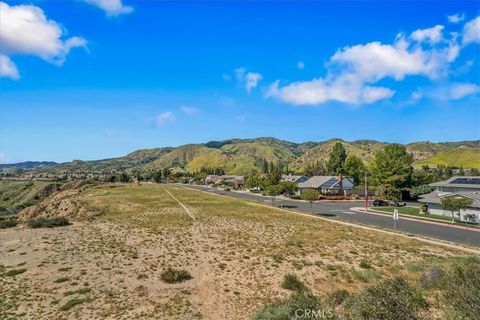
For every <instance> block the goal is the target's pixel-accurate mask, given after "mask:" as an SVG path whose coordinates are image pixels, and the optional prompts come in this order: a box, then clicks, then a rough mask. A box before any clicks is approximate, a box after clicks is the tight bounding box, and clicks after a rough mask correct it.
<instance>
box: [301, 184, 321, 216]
mask: <svg viewBox="0 0 480 320" xmlns="http://www.w3.org/2000/svg"><path fill="white" fill-rule="evenodd" d="M319 195H320V193H319V192H318V191H317V190H313V189H311V190H306V191H305V192H303V193H302V194H301V197H302V200H305V201H308V202H310V212H311V213H313V201H315V200H318V196H319Z"/></svg>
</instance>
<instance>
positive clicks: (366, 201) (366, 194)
mask: <svg viewBox="0 0 480 320" xmlns="http://www.w3.org/2000/svg"><path fill="white" fill-rule="evenodd" d="M367 211H368V190H367V171H365V212H367Z"/></svg>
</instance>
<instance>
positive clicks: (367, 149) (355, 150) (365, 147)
mask: <svg viewBox="0 0 480 320" xmlns="http://www.w3.org/2000/svg"><path fill="white" fill-rule="evenodd" d="M337 142H340V143H341V144H342V145H343V147H344V148H345V150H346V151H347V155H356V156H358V157H359V158H361V159H362V160H364V161H365V162H368V161H369V160H370V159H371V158H372V157H373V155H374V154H375V152H376V151H378V150H380V149H381V148H382V147H383V146H384V144H383V143H381V142H378V141H373V140H358V141H354V142H346V141H343V140H340V139H332V140H328V141H326V142H323V143H320V144H318V145H317V146H315V147H313V148H311V149H309V150H307V151H306V152H305V153H304V154H303V155H301V156H300V157H298V158H297V159H295V160H294V161H293V162H292V163H291V164H290V168H291V169H292V170H293V171H296V172H301V171H302V170H303V169H304V168H305V167H306V166H307V165H308V164H309V163H310V164H311V163H313V162H315V161H323V162H325V161H327V159H328V157H329V156H330V152H331V151H332V148H333V146H334V145H335V143H337Z"/></svg>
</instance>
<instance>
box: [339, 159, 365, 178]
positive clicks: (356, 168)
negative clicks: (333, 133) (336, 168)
mask: <svg viewBox="0 0 480 320" xmlns="http://www.w3.org/2000/svg"><path fill="white" fill-rule="evenodd" d="M343 167H344V169H345V174H346V175H347V176H349V177H352V178H353V183H354V184H355V185H359V184H360V183H361V181H362V177H363V176H364V175H365V165H364V164H363V161H362V160H361V159H360V158H359V157H357V156H355V155H351V156H348V158H347V160H345V164H344V166H343Z"/></svg>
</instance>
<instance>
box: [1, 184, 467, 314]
mask: <svg viewBox="0 0 480 320" xmlns="http://www.w3.org/2000/svg"><path fill="white" fill-rule="evenodd" d="M72 197H74V199H72V201H75V203H77V205H78V202H81V203H82V204H83V206H84V209H85V210H87V211H88V212H95V213H96V214H97V215H96V216H95V217H93V218H92V217H91V216H90V215H89V216H88V219H87V218H85V219H81V217H78V216H77V217H76V220H75V221H74V223H73V224H72V225H70V226H66V227H59V228H51V229H42V228H39V229H29V228H26V227H23V226H20V227H15V228H10V229H3V230H0V319H20V318H21V319H97V318H98V319H102V318H108V319H222V320H223V319H250V318H252V316H253V315H254V314H255V312H256V310H258V309H260V308H262V307H263V306H264V305H266V304H269V303H271V302H272V301H276V300H278V299H285V298H286V297H288V296H289V295H290V292H289V290H287V289H284V288H282V286H281V284H282V281H283V279H284V276H285V275H286V274H295V275H297V276H298V278H299V279H301V281H302V282H303V283H304V284H305V285H306V286H308V287H309V288H310V289H311V291H312V292H313V293H314V294H316V295H318V296H320V297H323V296H326V295H328V294H329V293H331V292H334V291H337V290H339V289H346V290H347V291H349V292H357V291H359V290H361V289H362V288H364V287H365V286H368V285H370V284H372V283H375V282H376V281H378V280H381V279H387V278H391V277H393V276H398V275H401V276H403V277H404V278H405V279H407V280H408V281H411V282H418V281H419V279H420V277H421V276H422V272H423V271H424V270H425V269H426V268H427V267H430V266H432V265H439V266H442V265H447V264H450V263H452V261H456V260H458V259H462V258H461V257H464V256H465V254H464V253H463V252H461V251H457V250H454V249H448V248H445V247H441V246H436V245H433V244H428V243H423V242H420V241H417V240H414V239H409V238H405V237H399V236H394V235H390V234H386V233H381V232H375V231H370V230H365V229H361V228H355V227H350V226H345V225H341V224H336V223H331V222H327V221H322V220H318V219H314V218H309V217H305V216H300V215H296V214H289V213H286V212H284V211H280V210H276V209H274V208H267V207H263V206H258V205H255V204H252V203H248V202H244V201H240V200H233V199H228V198H224V197H219V196H215V195H209V194H206V193H202V192H199V191H193V190H189V189H184V188H181V187H177V186H173V185H152V184H144V185H99V186H92V187H89V188H85V190H83V191H82V192H80V193H78V194H75V195H73V196H72ZM169 267H171V268H173V269H175V270H185V271H187V272H188V273H189V274H190V275H191V279H189V280H186V281H183V282H178V283H168V282H166V281H164V279H162V272H164V271H165V270H166V269H167V268H169ZM427 299H428V300H429V304H430V307H429V308H428V310H426V311H425V312H424V316H425V318H429V319H434V318H435V317H441V316H442V312H443V311H442V310H441V309H442V308H441V303H440V302H439V301H438V299H437V298H436V295H435V294H432V295H430V296H429V297H428V298H427Z"/></svg>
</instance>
